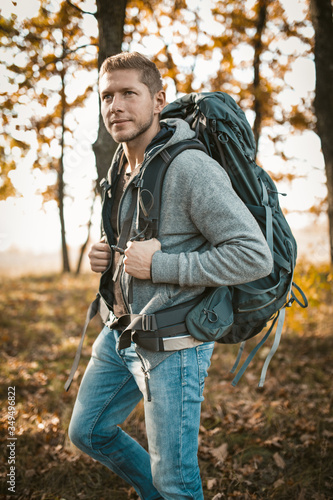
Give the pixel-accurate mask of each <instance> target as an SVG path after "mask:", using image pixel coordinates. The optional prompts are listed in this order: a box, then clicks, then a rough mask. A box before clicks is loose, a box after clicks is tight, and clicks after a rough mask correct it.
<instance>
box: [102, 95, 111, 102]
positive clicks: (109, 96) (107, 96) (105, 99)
mask: <svg viewBox="0 0 333 500" xmlns="http://www.w3.org/2000/svg"><path fill="white" fill-rule="evenodd" d="M110 99H112V96H111V95H110V94H105V95H104V96H103V101H109V100H110Z"/></svg>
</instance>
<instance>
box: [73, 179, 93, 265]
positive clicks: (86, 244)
mask: <svg viewBox="0 0 333 500" xmlns="http://www.w3.org/2000/svg"><path fill="white" fill-rule="evenodd" d="M96 195H97V187H96V185H95V187H94V197H93V199H92V202H91V209H90V217H89V221H88V224H87V238H86V241H85V242H84V243H83V245H82V246H81V248H80V255H79V259H78V263H77V267H76V272H75V274H76V275H78V274H80V271H81V265H82V261H83V256H84V252H85V251H86V248H87V246H88V243H89V240H90V230H91V226H92V217H93V213H94V206H95V201H96Z"/></svg>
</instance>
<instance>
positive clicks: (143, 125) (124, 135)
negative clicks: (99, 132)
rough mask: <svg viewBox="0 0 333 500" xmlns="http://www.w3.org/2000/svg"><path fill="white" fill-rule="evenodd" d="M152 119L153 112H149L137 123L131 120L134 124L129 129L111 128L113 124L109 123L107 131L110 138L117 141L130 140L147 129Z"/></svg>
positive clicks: (124, 141)
mask: <svg viewBox="0 0 333 500" xmlns="http://www.w3.org/2000/svg"><path fill="white" fill-rule="evenodd" d="M153 120H154V113H153V111H152V112H151V114H150V116H149V117H148V118H146V120H142V121H140V122H138V123H135V122H131V124H133V125H134V128H133V127H131V130H123V131H122V130H120V131H118V132H117V130H112V129H113V126H112V125H109V127H108V132H109V134H110V135H111V137H112V139H113V140H114V141H115V142H117V143H118V144H119V143H126V142H131V141H134V140H135V139H137V138H138V137H140V135H142V134H144V133H145V132H147V130H149V128H150V127H151V125H152V123H153Z"/></svg>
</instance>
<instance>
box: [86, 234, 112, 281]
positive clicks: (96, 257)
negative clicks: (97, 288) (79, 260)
mask: <svg viewBox="0 0 333 500" xmlns="http://www.w3.org/2000/svg"><path fill="white" fill-rule="evenodd" d="M88 257H89V260H90V267H91V270H92V271H94V272H95V273H102V272H103V271H105V270H106V269H107V267H108V265H109V263H110V259H111V250H110V247H109V245H108V244H107V243H105V242H104V241H103V240H102V241H99V242H98V243H95V244H94V245H93V246H92V247H91V249H90V252H89V254H88Z"/></svg>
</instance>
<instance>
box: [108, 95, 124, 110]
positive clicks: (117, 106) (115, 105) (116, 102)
mask: <svg viewBox="0 0 333 500" xmlns="http://www.w3.org/2000/svg"><path fill="white" fill-rule="evenodd" d="M122 109H123V105H122V99H121V96H118V95H114V96H113V99H112V102H111V106H110V111H111V112H113V113H116V112H117V111H122Z"/></svg>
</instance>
